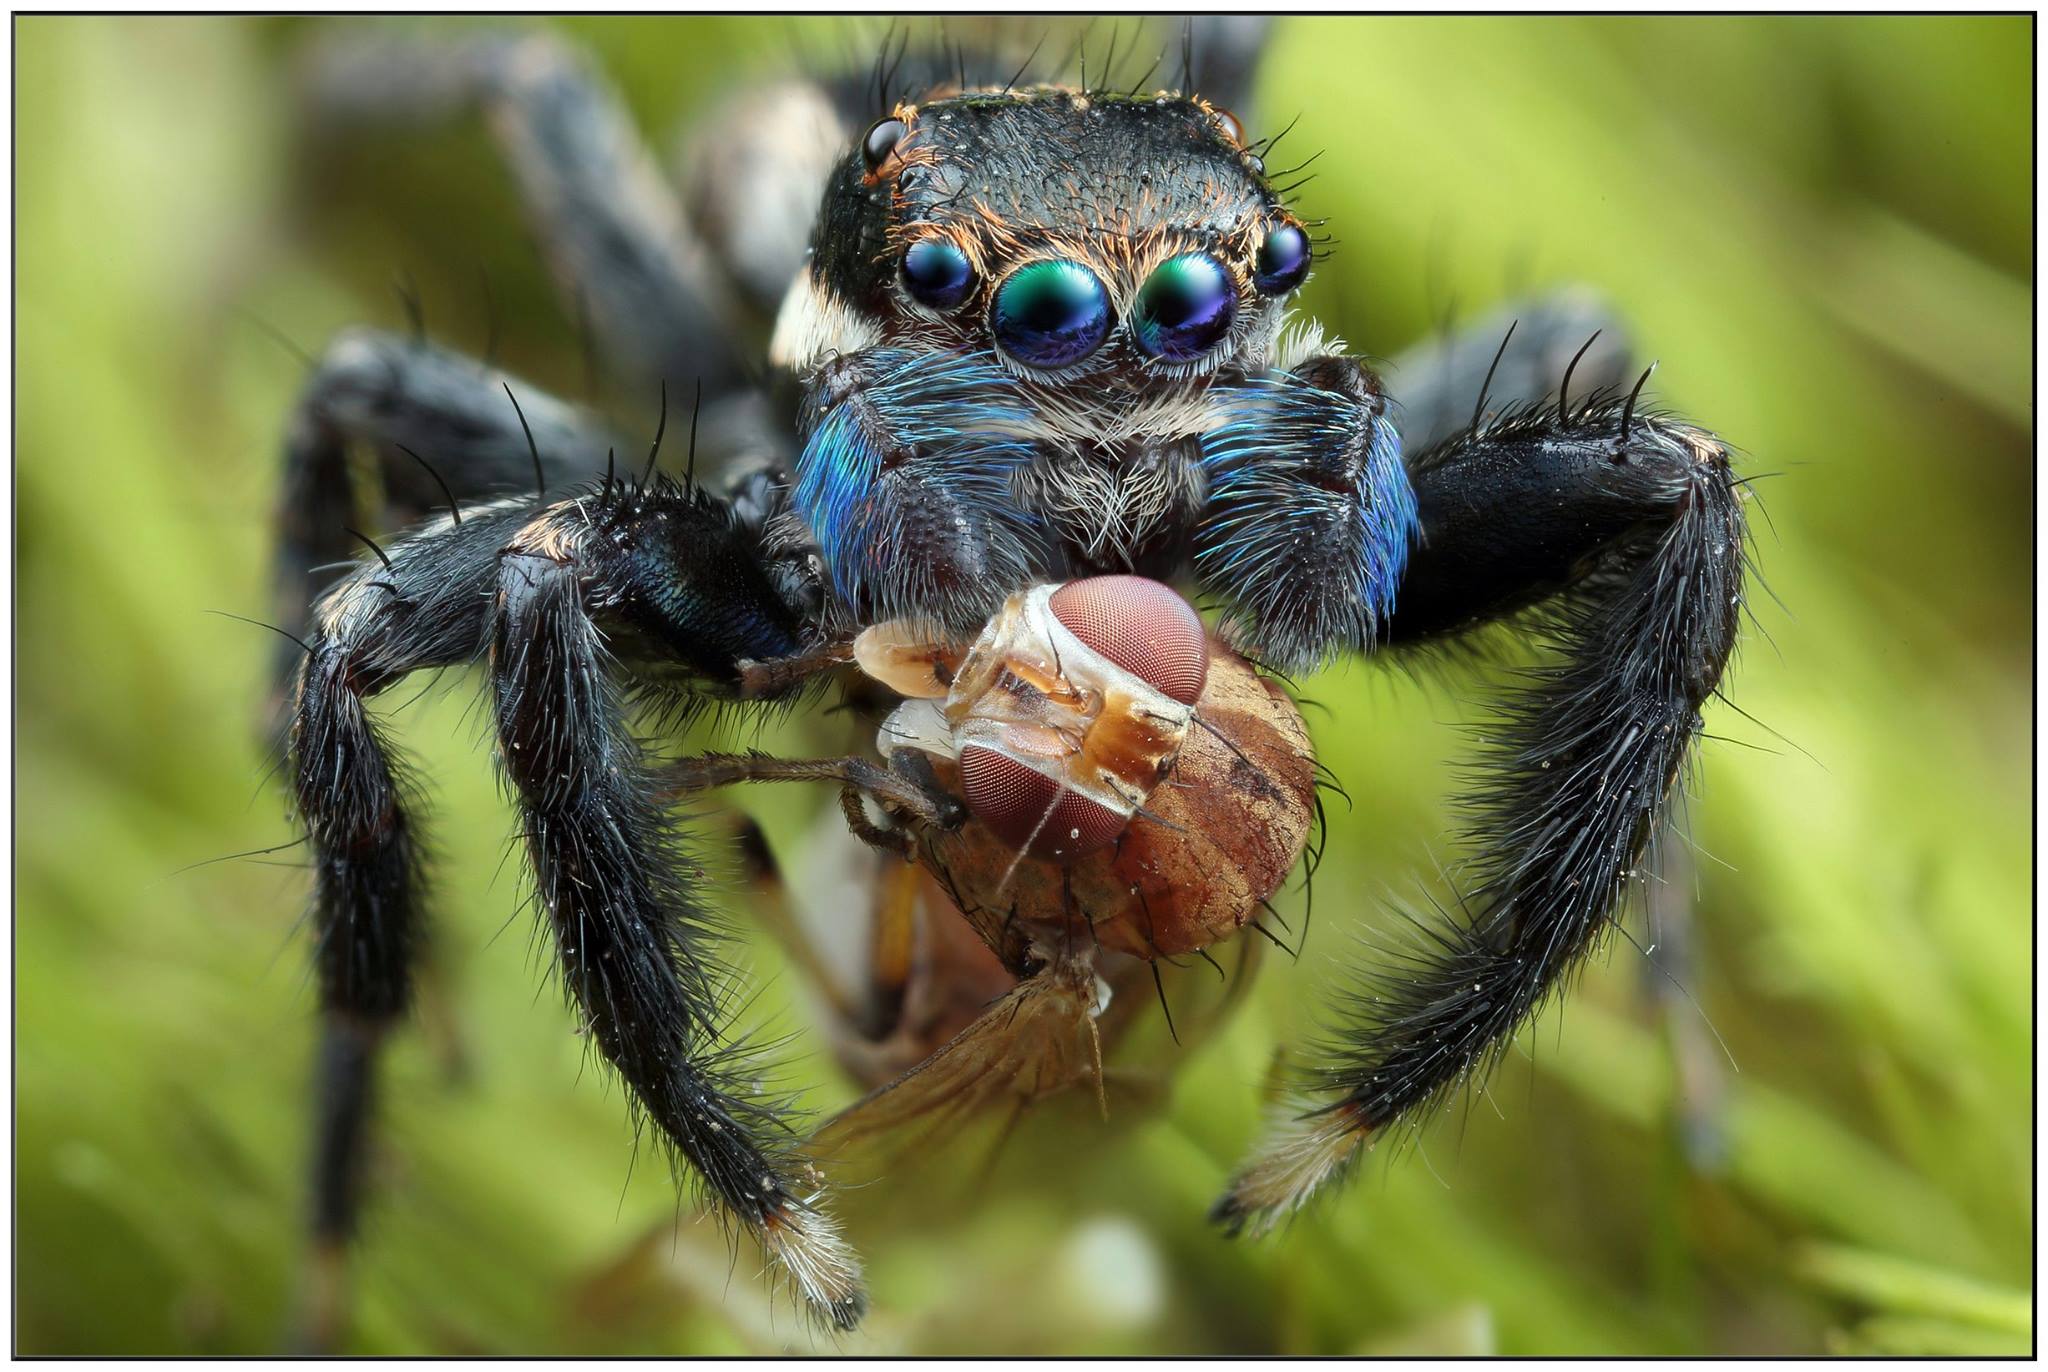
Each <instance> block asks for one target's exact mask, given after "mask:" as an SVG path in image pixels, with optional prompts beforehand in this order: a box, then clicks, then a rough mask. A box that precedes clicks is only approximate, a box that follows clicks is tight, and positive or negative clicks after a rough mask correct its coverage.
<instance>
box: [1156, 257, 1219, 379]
mask: <svg viewBox="0 0 2048 1372" xmlns="http://www.w3.org/2000/svg"><path fill="white" fill-rule="evenodd" d="M1236 318H1237V289H1236V288H1235V287H1234V286H1232V285H1231V282H1230V273H1229V272H1227V271H1225V270H1223V264H1222V263H1221V262H1218V261H1217V260H1216V259H1215V258H1213V257H1211V256H1209V255H1208V254H1207V253H1199V252H1191V253H1183V254H1181V255H1180V256H1179V257H1170V258H1168V259H1167V260H1166V261H1164V262H1162V263H1160V264H1159V266H1158V267H1157V268H1156V269H1154V271H1153V273H1152V275H1150V276H1148V277H1146V278H1145V284H1144V285H1143V286H1141V287H1139V289H1138V299H1137V301H1136V303H1135V304H1133V305H1132V306H1131V333H1132V335H1133V336H1134V337H1135V338H1136V339H1137V340H1138V346H1139V347H1141V348H1143V349H1144V350H1145V351H1146V352H1148V353H1150V354H1152V356H1154V357H1158V358H1164V359H1165V360H1166V361H1168V362H1190V361H1193V360H1194V359H1195V358H1197V357H1200V356H1201V355H1202V354H1203V353H1205V352H1207V351H1209V349H1211V348H1213V347H1215V346H1216V345H1217V344H1218V343H1220V342H1222V341H1223V338H1224V336H1225V335H1227V334H1228V333H1229V332H1230V324H1231V321H1232V320H1234V319H1236Z"/></svg>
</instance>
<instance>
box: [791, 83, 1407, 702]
mask: <svg viewBox="0 0 2048 1372" xmlns="http://www.w3.org/2000/svg"><path fill="white" fill-rule="evenodd" d="M1311 257H1312V253H1311V247H1310V240H1309V235H1308V231H1307V229H1306V228H1305V227H1304V226H1303V225H1302V223H1301V221H1300V220H1299V219H1297V218H1296V217H1295V216H1294V215H1292V214H1291V213H1289V212H1288V211H1287V209H1286V208H1285V207H1284V206H1283V205H1282V204H1281V201H1280V197H1279V195H1278V194H1277V193H1276V192H1275V191H1274V190H1273V188H1272V187H1271V185H1270V184H1269V183H1268V181H1267V179H1266V176H1265V169H1264V166H1263V163H1262V162H1261V160H1260V158H1259V157H1258V155H1257V154H1256V153H1255V152H1254V151H1252V150H1251V149H1250V148H1248V147H1247V146H1246V145H1245V141H1244V132H1243V129H1242V127H1241V126H1240V124H1239V123H1238V121H1237V119H1236V118H1235V117H1234V116H1233V115H1231V114H1229V113H1228V112H1227V111H1224V110H1222V109H1219V108H1218V107H1216V106H1214V105H1211V104H1210V103H1209V102H1207V101H1206V100H1203V99H1201V98H1199V97H1193V96H1181V95H1171V94H1160V95H1147V96H1142V97H1141V96H1135V95H1118V94H1105V93H1082V92H1078V91H1073V90H1063V89H1037V90H1031V91H1023V92H1013V91H991V92H979V93H977V92H969V93H965V94H956V95H952V96H949V97H946V98H942V99H935V100H932V101H929V102H926V103H924V104H917V105H911V104H905V105H902V106H899V107H898V108H896V109H895V110H894V111H893V112H892V113H891V114H890V115H889V116H888V117H887V118H885V119H883V120H881V121H879V122H878V123H876V124H874V125H872V126H871V127H869V128H868V129H867V131H866V132H865V134H864V135H863V136H862V138H861V139H860V140H859V142H858V144H857V146H856V147H855V148H854V149H853V150H852V151H851V152H850V153H849V154H848V156H847V158H846V159H845V160H844V161H843V162H842V163H841V164H840V165H839V167H838V168H837V170H835V171H834V172H833V174H832V177H831V179H830V181H829V182H828V184H827V186H826V190H825V196H824V203H823V205H822V207H821V209H820V212H819V216H818V222H817V228H816V231H815V236H814V239H813V243H812V252H811V257H810V261H809V262H808V264H806V266H805V267H804V269H803V270H802V271H801V272H800V273H799V274H798V277H797V280H796V283H795V284H794V286H793V287H792V288H791V290H790V292H789V295H788V297H787V298H786V300H785V302H784V304H783V308H782V312H781V315H780V317H779V318H778V320H777V322H776V328H775V336H774V340H773V342H772V344H771V357H772V359H773V360H774V361H775V362H777V363H778V364H780V365H782V366H784V367H787V368H789V369H791V370H792V371H793V372H795V373H796V374H797V375H798V376H799V377H801V378H804V379H805V380H806V381H807V383H808V387H807V391H806V414H807V416H808V419H809V425H808V432H807V441H806V443H805V446H804V449H803V452H802V456H801V457H800V458H799V459H798V461H797V464H796V484H795V491H794V494H795V502H796V506H797V509H798V510H799V511H800V513H801V514H802V516H803V517H804V519H805V520H806V521H807V523H808V525H809V527H810V529H811V530H812V531H813V533H814V534H815V535H816V537H817V539H818V540H819V543H820V545H821V547H822V550H823V553H824V556H825V560H826V563H827V565H828V567H829V568H830V571H831V575H832V580H833V584H834V587H835V589H836V590H837V591H838V593H839V595H840V597H841V598H842V599H843V600H844V601H845V602H846V604H847V605H848V606H849V607H850V608H851V609H852V610H853V611H854V613H855V614H856V615H857V616H858V617H861V618H863V619H865V618H868V617H872V616H897V615H926V616H930V617H933V618H935V619H937V620H939V621H940V622H942V623H945V624H947V625H949V626H951V627H954V628H967V627H970V626H972V625H974V624H977V623H979V622H980V621H981V620H983V619H985V618H987V616H988V614H989V613H990V612H991V611H992V610H993V609H994V607H995V605H996V604H997V603H999V602H1000V600H1001V597H1002V596H1003V595H1004V594H1006V593H1007V592H1008V591H1010V590H1012V589H1014V588H1015V587H1017V586H1019V585H1022V584H1024V583H1026V582H1027V581H1029V580H1030V579H1032V578H1034V577H1051V578H1061V577H1066V576H1072V575H1084V574H1087V573H1090V572H1106V571H1135V572H1141V573H1144V574H1146V575H1151V576H1169V577H1170V576H1175V575H1178V574H1180V573H1182V572H1184V571H1186V570H1187V569H1188V568H1189V567H1190V565H1192V566H1193V567H1194V568H1195V570H1196V571H1197V573H1198V574H1199V576H1200V580H1201V582H1202V584H1203V586H1204V589H1206V590H1210V591H1213V592H1215V593H1216V594H1217V595H1219V596H1220V597H1221V598H1223V599H1225V600H1227V601H1229V602H1230V603H1231V604H1232V605H1233V606H1235V607H1236V608H1237V609H1238V610H1240V611H1241V613H1242V615H1243V616H1244V620H1245V622H1246V625H1247V626H1249V625H1251V624H1256V625H1257V626H1258V628H1259V633H1258V634H1257V635H1256V637H1257V640H1258V646H1259V647H1260V649H1261V651H1262V652H1264V653H1265V654H1266V655H1267V656H1269V657H1273V658H1278V659H1281V660H1284V661H1286V662H1288V663H1291V664H1301V663H1306V662H1312V661H1314V660H1317V659H1318V658H1320V657H1321V656H1322V655H1324V654H1326V653H1327V652H1329V651H1330V650H1332V649H1334V648H1336V647H1338V646H1340V645H1341V644H1343V643H1345V642H1358V641H1362V640H1364V639H1366V638H1369V637H1370V636H1371V634H1372V629H1373V626H1374V624H1375V623H1376V622H1377V620H1378V618H1379V617H1380V616H1381V615H1383V614H1384V613H1385V611H1386V609H1387V608H1388V606H1389V605H1390V604H1391V599H1392V591H1393V587H1394V585H1395V583H1396V582H1397V580H1398V579H1399V576H1400V569H1401V566H1402V564H1403V562H1404V561H1405V560H1406V555H1407V549H1408V545H1409V543H1410V541H1411V540H1412V538H1413V536H1414V531H1415V529H1414V518H1415V514H1414V501H1413V496H1412V494H1411V492H1410V489H1409V485H1408V482H1407V478H1406V477H1405V475H1404V474H1403V473H1402V471H1401V468H1400V463H1399V460H1398V446H1397V443H1396V441H1395V439H1394V434H1393V426H1392V423H1391V422H1390V420H1389V419H1388V418H1387V415H1386V407H1385V403H1384V400H1383V399H1382V396H1381V393H1380V389H1379V385H1378V382H1377V381H1376V380H1375V379H1374V378H1373V377H1372V375H1371V374H1370V373H1369V372H1367V371H1365V370H1364V369H1363V368H1362V367H1360V366H1359V365H1358V364H1356V363H1355V362H1352V361H1350V360H1349V359H1347V358H1342V357H1338V356H1335V355H1328V356H1323V357H1320V358H1316V359H1314V361H1313V362H1312V363H1310V364H1308V365H1297V364H1301V363H1304V362H1306V361H1307V354H1308V353H1309V352H1310V351H1311V350H1312V344H1310V345H1309V346H1304V344H1305V343H1308V342H1309V340H1310V339H1311V336H1310V335H1307V334H1305V333H1304V334H1302V335H1300V336H1299V337H1298V338H1297V340H1296V346H1295V347H1294V348H1293V349H1292V350H1291V351H1292V352H1293V353H1294V354H1295V356H1293V357H1282V356H1281V355H1280V353H1281V348H1280V337H1279V335H1280V331H1281V325H1282V323H1283V320H1284V318H1285V314H1286V309H1287V302H1288V297H1289V296H1290V295H1291V294H1292V293H1293V291H1294V290H1295V288H1296V287H1298V286H1299V285H1300V284H1301V283H1302V281H1303V280H1304V279H1305V278H1306V277H1307V275H1308V271H1309V267H1310V263H1311ZM1283 512H1284V518H1283V517H1280V516H1282V514H1283ZM913 548H914V549H916V550H917V554H916V556H915V557H907V556H905V550H907V549H913ZM1282 563H1287V564H1292V565H1291V566H1290V567H1283V566H1281V565H1279V564H1282Z"/></svg>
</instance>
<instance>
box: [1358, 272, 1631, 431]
mask: <svg viewBox="0 0 2048 1372" xmlns="http://www.w3.org/2000/svg"><path fill="white" fill-rule="evenodd" d="M1510 328H1512V329H1513V330H1514V337H1512V338H1508V336H1507V335H1508V331H1509V329H1510ZM1504 339H1505V340H1506V346H1505V347H1503V346H1502V341H1503V340H1504ZM1567 372H1569V373H1570V378H1571V396H1570V398H1569V401H1568V403H1570V405H1571V407H1572V408H1574V409H1576V408H1577V402H1579V401H1583V400H1584V399H1585V398H1586V397H1587V396H1590V395H1597V394H1599V393H1600V392H1602V391H1605V390H1612V389H1615V388H1618V387H1621V386H1626V385H1628V384H1629V383H1630V382H1632V381H1634V380H1635V374H1636V367H1635V353H1634V351H1633V349H1632V348H1631V346H1630V335H1629V329H1628V326H1627V325H1626V324H1625V323H1623V322H1622V320H1621V319H1620V317H1619V316H1617V315H1616V314H1615V313H1614V311H1613V309H1612V308H1611V307H1610V306H1609V305H1608V304H1607V302H1606V301H1605V300H1604V299H1602V298H1601V297H1600V295H1599V293H1598V292H1596V291H1594V290H1592V289H1591V288H1590V287H1586V286H1568V287H1565V288H1563V289H1560V290H1553V291H1549V292H1547V293H1545V294H1542V295H1538V296H1533V297H1529V298H1526V299H1520V300H1513V301H1510V302H1509V303H1508V304H1506V305H1503V306H1501V307H1500V308H1499V309H1497V310H1493V311H1491V312H1489V313H1488V314H1487V315H1485V316H1484V317H1483V318H1481V319H1478V320H1475V321H1474V322H1472V323H1471V324H1468V325H1466V326H1464V327H1462V328H1460V329H1458V330H1457V331H1456V332H1455V333H1444V334H1440V335H1438V336H1436V337H1433V338H1428V339H1424V340H1423V341H1421V342H1419V343H1416V344H1415V345H1413V346H1412V347H1410V348H1408V349H1406V350H1405V351H1403V352H1402V353H1400V354H1399V355H1398V356H1397V357H1395V358H1394V360H1393V361H1392V362H1390V363H1388V364H1387V375H1388V377H1389V378H1390V389H1391V390H1392V391H1393V394H1394V398H1395V404H1394V407H1393V411H1392V414H1393V419H1394V427H1395V428H1397V429H1399V430H1400V431H1401V449H1402V451H1403V452H1410V453H1425V452H1428V451H1429V450H1430V449H1432V448H1435V447H1436V446H1437V445H1439V444H1441V443H1443V442H1444V441H1445V440H1447V439H1449V438H1450V437H1451V436H1452V435H1453V434H1456V433H1458V432H1460V431H1461V430H1464V429H1468V428H1470V427H1471V426H1472V418H1473V406H1474V403H1475V401H1476V400H1477V399H1478V397H1480V396H1481V395H1482V394H1483V395H1484V396H1485V398H1486V403H1485V405H1484V407H1483V408H1484V409H1486V410H1488V411H1491V412H1495V413H1505V412H1506V411H1508V410H1511V409H1516V408H1520V407H1522V406H1525V405H1536V404H1540V403H1542V402H1543V401H1544V400H1546V399H1547V400H1549V401H1550V402H1551V403H1552V404H1555V403H1557V400H1558V394H1559V392H1560V391H1561V390H1563V389H1564V384H1563V383H1564V380H1565V376H1566V373H1567Z"/></svg>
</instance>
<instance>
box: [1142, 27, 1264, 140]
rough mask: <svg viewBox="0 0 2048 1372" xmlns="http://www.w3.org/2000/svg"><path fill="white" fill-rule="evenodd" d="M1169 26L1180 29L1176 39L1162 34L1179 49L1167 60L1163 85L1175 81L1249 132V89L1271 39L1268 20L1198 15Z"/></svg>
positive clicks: (1169, 33) (1170, 32) (1170, 35)
mask: <svg viewBox="0 0 2048 1372" xmlns="http://www.w3.org/2000/svg"><path fill="white" fill-rule="evenodd" d="M1169 22H1170V23H1177V24H1179V25H1180V26H1182V27H1181V32H1180V33H1178V34H1176V33H1173V32H1172V30H1171V28H1168V30H1167V36H1168V37H1170V38H1173V39H1175V40H1176V41H1178V42H1180V43H1181V44H1182V47H1181V50H1180V51H1179V52H1178V53H1177V54H1172V55H1171V56H1172V58H1175V59H1177V60H1175V61H1173V62H1172V65H1170V67H1169V69H1168V70H1169V76H1168V80H1169V81H1171V80H1174V79H1176V78H1177V79H1178V82H1179V84H1180V85H1181V87H1182V89H1184V90H1190V91H1193V92H1194V93H1196V94H1198V95H1200V96H1201V97H1202V98H1203V99H1205V100H1208V101H1210V102H1211V103H1212V104H1216V105H1221V106H1222V107H1223V108H1224V109H1227V110H1229V111H1230V112H1231V113H1232V114H1234V115H1235V116H1237V118H1238V119H1239V121H1241V122H1243V123H1244V124H1245V127H1247V128H1250V127H1252V124H1251V122H1250V121H1251V119H1252V110H1251V103H1252V86H1253V81H1254V79H1255V78H1256V77H1257V75H1258V71H1259V63H1260V60H1261V59H1262V58H1263V57H1264V56H1265V54H1266V45H1267V43H1268V42H1269V41H1270V39H1271V38H1272V36H1273V20H1272V18H1271V16H1269V15H1263V14H1220V13H1202V14H1194V15H1189V16H1186V17H1185V18H1182V19H1179V20H1170V21H1169Z"/></svg>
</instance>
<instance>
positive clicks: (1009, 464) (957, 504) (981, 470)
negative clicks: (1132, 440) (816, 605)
mask: <svg viewBox="0 0 2048 1372" xmlns="http://www.w3.org/2000/svg"><path fill="white" fill-rule="evenodd" d="M803 413H804V435H805V437H804V449H803V453H802V455H801V456H800V457H799V458H798V460H797V468H796V485H795V489H794V492H793V503H794V505H795V507H796V509H797V510H798V512H799V513H800V514H801V515H802V516H803V518H804V520H805V522H806V523H808V524H809V526H810V529H811V532H812V534H813V535H815V536H816V538H817V540H818V546H819V549H820V550H821V551H822V552H823V554H824V557H825V563H826V567H827V569H828V570H829V572H830V574H831V577H832V581H833V584H834V585H835V587H836V588H837V589H838V591H839V594H840V597H841V598H842V599H843V600H844V601H845V602H846V603H847V604H848V605H850V606H852V607H853V609H854V611H855V613H856V614H857V615H859V616H860V617H861V622H862V623H871V622H873V621H875V620H881V619H896V618H912V617H915V618H921V619H924V620H927V621H930V622H935V623H938V624H941V625H944V626H946V627H948V628H953V629H976V628H979V627H980V625H981V624H983V623H984V622H985V621H986V620H987V619H988V617H989V615H990V614H992V613H994V611H995V609H996V607H997V606H998V605H1000V604H1002V601H1003V597H1005V596H1006V595H1008V594H1009V593H1010V592H1012V591H1014V590H1016V589H1018V588H1019V587H1020V586H1023V585H1024V584H1026V582H1027V581H1028V580H1029V579H1030V577H1031V575H1032V573H1033V572H1034V570H1036V569H1038V568H1039V567H1041V566H1042V565H1043V562H1044V557H1043V554H1042V552H1041V551H1040V548H1039V543H1040V538H1039V530H1038V528H1037V525H1036V524H1035V522H1034V521H1033V520H1032V519H1031V517H1030V516H1028V515H1027V514H1025V513H1024V512H1023V511H1022V510H1020V509H1019V508H1018V505H1017V500H1016V496H1015V494H1014V490H1013V484H1012V482H1013V477H1014V475H1015V474H1016V473H1017V471H1018V470H1019V469H1020V468H1022V467H1023V466H1024V465H1025V464H1026V463H1027V462H1029V461H1030V460H1031V457H1032V446H1031V443H1030V441H1029V440H1028V439H1027V438H1025V437H1024V436H1023V430H1024V427H1025V426H1026V425H1027V424H1028V423H1029V421H1030V414H1029V412H1028V411H1027V410H1026V409H1025V407H1024V403H1023V401H1022V398H1021V396H1020V394H1019V390H1018V387H1017V384H1016V382H1015V381H1013V380H1012V379H1011V378H1010V376H1009V375H1008V373H1006V372H1004V371H1003V370H1002V369H1001V368H999V367H998V366H996V364H995V362H994V360H993V359H992V358H990V357H989V356H988V355H986V354H969V355H960V354H939V353H917V352H909V351H903V350H896V349H883V348H876V349H870V350H868V351H865V352H860V353H855V354H853V355H851V356H847V357H839V358H834V359H832V360H830V361H827V362H825V363H824V364H823V365H821V366H820V367H818V368H817V370H816V371H815V373H814V374H813V375H812V376H811V378H810V380H809V382H808V384H807V385H806V388H805V396H804V407H803Z"/></svg>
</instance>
